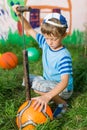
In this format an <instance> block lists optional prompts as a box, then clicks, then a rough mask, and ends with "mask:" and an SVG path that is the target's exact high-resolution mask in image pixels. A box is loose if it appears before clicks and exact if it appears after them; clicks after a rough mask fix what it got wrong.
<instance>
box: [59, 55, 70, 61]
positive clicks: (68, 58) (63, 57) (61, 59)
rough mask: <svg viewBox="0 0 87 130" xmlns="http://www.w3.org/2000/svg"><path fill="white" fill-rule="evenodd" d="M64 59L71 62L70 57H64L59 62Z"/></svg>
mask: <svg viewBox="0 0 87 130" xmlns="http://www.w3.org/2000/svg"><path fill="white" fill-rule="evenodd" d="M64 59H70V60H71V58H70V57H68V56H65V57H63V58H62V59H61V60H60V61H62V60H64Z"/></svg>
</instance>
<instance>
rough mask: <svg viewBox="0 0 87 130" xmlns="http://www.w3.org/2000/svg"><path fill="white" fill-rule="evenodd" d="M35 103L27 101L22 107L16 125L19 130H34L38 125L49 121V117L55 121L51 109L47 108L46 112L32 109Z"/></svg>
mask: <svg viewBox="0 0 87 130" xmlns="http://www.w3.org/2000/svg"><path fill="white" fill-rule="evenodd" d="M33 103H34V100H33V101H26V102H24V103H23V104H22V106H20V108H19V110H18V112H17V118H16V123H17V126H18V128H19V129H22V130H33V128H35V126H36V125H38V124H43V123H45V122H46V121H47V119H48V117H49V118H50V119H53V114H52V111H51V108H50V107H49V106H47V109H46V112H45V113H44V112H43V111H41V112H39V108H38V109H37V110H34V108H33V107H32V105H33Z"/></svg>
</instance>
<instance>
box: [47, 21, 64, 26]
mask: <svg viewBox="0 0 87 130" xmlns="http://www.w3.org/2000/svg"><path fill="white" fill-rule="evenodd" d="M45 23H49V24H51V25H54V26H57V27H65V26H66V25H62V24H58V23H54V22H52V21H47V20H46V21H45Z"/></svg>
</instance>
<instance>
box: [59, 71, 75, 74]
mask: <svg viewBox="0 0 87 130" xmlns="http://www.w3.org/2000/svg"><path fill="white" fill-rule="evenodd" d="M61 74H73V72H72V71H71V70H68V71H62V72H61Z"/></svg>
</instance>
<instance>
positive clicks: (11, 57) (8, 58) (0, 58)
mask: <svg viewBox="0 0 87 130" xmlns="http://www.w3.org/2000/svg"><path fill="white" fill-rule="evenodd" d="M17 64H18V58H17V56H16V55H15V54H14V53H12V52H6V53H3V54H1V55H0V67H1V68H3V69H12V68H15V67H16V66H17Z"/></svg>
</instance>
